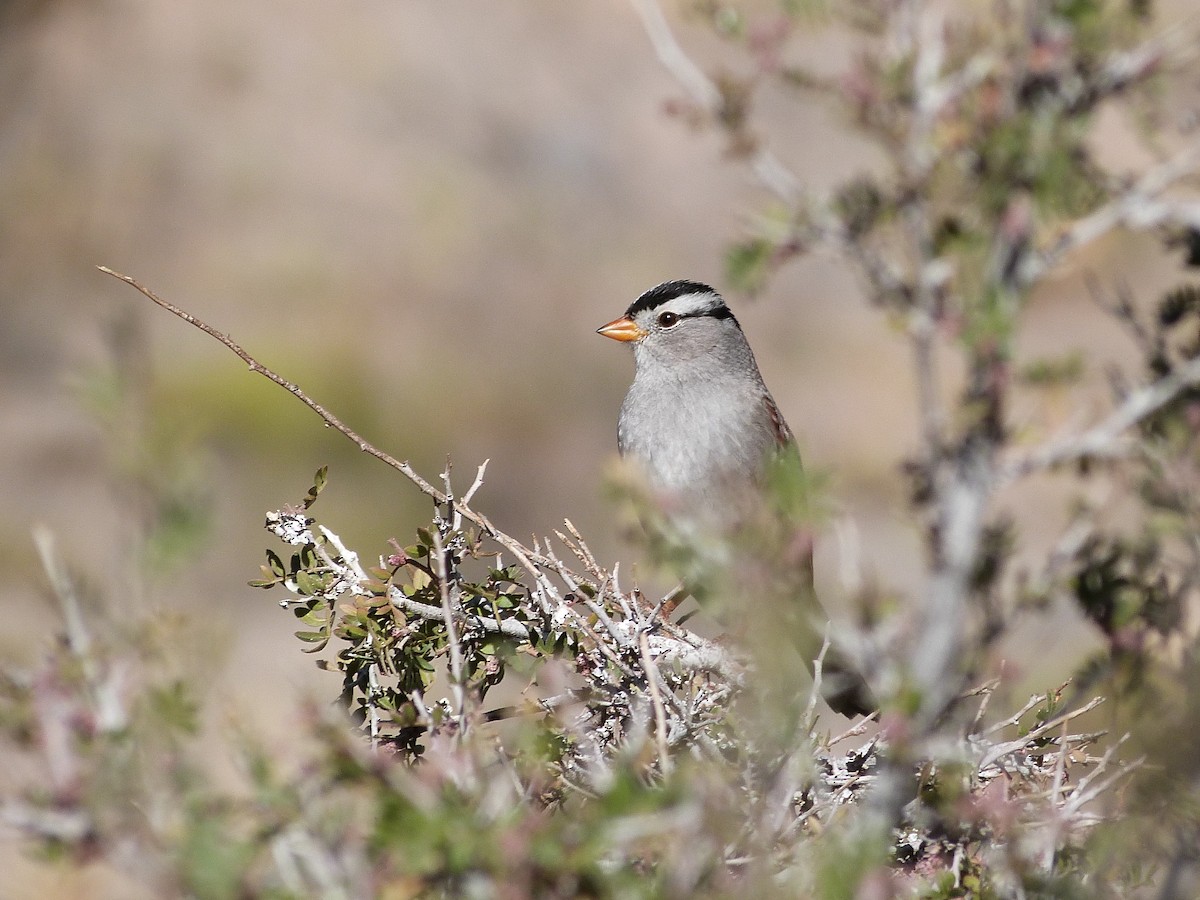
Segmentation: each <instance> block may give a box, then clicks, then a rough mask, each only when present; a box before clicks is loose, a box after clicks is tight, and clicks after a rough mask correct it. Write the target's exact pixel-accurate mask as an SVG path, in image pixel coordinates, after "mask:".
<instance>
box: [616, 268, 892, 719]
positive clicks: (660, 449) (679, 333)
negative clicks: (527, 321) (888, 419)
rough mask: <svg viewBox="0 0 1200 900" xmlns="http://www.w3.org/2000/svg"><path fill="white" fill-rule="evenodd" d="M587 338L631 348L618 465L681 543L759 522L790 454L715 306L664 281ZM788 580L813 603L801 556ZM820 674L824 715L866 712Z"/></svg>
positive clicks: (791, 446) (788, 437)
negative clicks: (673, 525) (685, 530)
mask: <svg viewBox="0 0 1200 900" xmlns="http://www.w3.org/2000/svg"><path fill="white" fill-rule="evenodd" d="M596 332H597V333H598V334H601V335H603V336H604V337H607V338H611V339H613V340H615V341H620V342H623V343H626V344H629V345H630V346H632V348H633V360H634V376H633V383H632V385H631V386H630V388H629V391H628V393H627V394H626V395H625V400H624V402H623V403H622V404H621V412H620V415H619V417H618V424H617V449H618V451H619V453H620V455H621V457H622V458H623V459H624V460H627V461H628V462H629V463H630V464H631V466H632V467H633V468H634V469H635V470H636V472H637V473H638V474H639V475H640V476H641V478H642V480H643V481H644V482H645V486H646V487H647V488H649V490H650V493H651V497H652V498H653V499H655V500H656V501H657V505H658V506H659V508H660V509H661V511H662V512H663V513H664V514H665V515H666V516H667V517H668V518H673V519H675V520H676V521H684V522H687V523H689V524H690V526H691V529H690V530H691V532H692V533H695V532H696V530H697V529H701V530H703V529H708V530H716V531H717V532H723V533H725V534H727V535H728V534H732V533H733V532H736V531H737V530H738V529H739V528H740V527H741V526H742V525H743V524H744V523H745V522H747V521H749V520H751V519H752V517H753V516H754V515H755V513H756V511H758V510H761V508H762V504H763V501H764V494H765V490H764V489H765V485H766V482H767V480H768V478H769V473H770V469H771V465H772V461H773V460H775V459H778V458H779V457H781V456H782V455H784V454H786V453H793V454H794V453H795V452H796V449H795V448H796V441H795V437H794V436H793V434H792V430H791V428H789V427H788V424H787V421H786V420H785V419H784V417H783V414H782V413H781V412H780V411H779V406H778V404H777V403H776V402H775V399H774V397H772V396H771V392H770V391H769V390H768V389H767V386H766V383H765V382H764V381H763V377H762V373H761V372H760V371H759V368H758V361H757V360H756V359H755V356H754V351H753V350H751V349H750V343H749V342H748V341H747V340H746V335H745V333H744V332H743V331H742V327H741V325H740V324H739V323H738V320H737V318H736V317H735V316H734V314H733V311H732V310H731V309H730V308H729V306H728V304H727V303H726V302H725V300H724V298H723V297H722V296H721V295H720V294H719V293H718V292H717V291H716V290H715V289H714V288H712V287H711V286H709V285H707V284H704V283H702V282H699V281H690V280H676V281H667V282H664V283H662V284H660V285H658V286H656V287H653V288H651V289H650V290H648V291H646V292H645V293H643V294H642V295H641V296H640V297H638V298H637V299H636V300H634V301H633V303H631V304H630V305H629V307H628V308H627V309H626V310H625V313H624V315H622V316H621V317H620V318H617V319H614V320H613V321H611V322H608V323H607V324H605V325H602V326H601V327H600V328H598V329H596ZM796 459H797V460H798V455H797V456H796ZM796 569H797V571H796V572H795V573H794V574H795V578H794V584H795V586H796V593H799V594H803V595H804V596H805V597H808V598H811V597H813V596H815V595H814V593H813V577H812V571H813V570H812V549H811V544H808V545H806V546H805V547H804V548H803V551H802V552H801V559H799V560H798V564H797V566H796ZM685 584H686V578H685ZM797 628H798V629H799V631H805V630H807V631H808V632H809V633H808V634H806V635H804V636H803V639H802V640H800V635H799V634H798V635H797V638H798V640H800V645H801V652H802V653H803V654H804V655H805V656H806V658H807V660H808V661H809V662H811V660H812V659H813V655H809V653H810V652H811V650H812V649H813V641H812V633H811V627H810V626H807V625H798V626H797ZM789 629H790V626H789ZM825 669H826V681H825V683H824V684H823V694H824V696H825V699H826V701H827V702H828V703H829V705H830V706H831V707H832V708H833V709H834V710H835V711H837V712H841V713H843V714H845V715H856V714H865V713H867V712H870V711H873V710H874V709H875V708H876V705H875V704H874V701H873V698H871V696H870V692H869V690H868V689H867V687H866V684H865V683H864V682H863V681H862V678H861V676H856V675H855V673H854V672H853V670H852V668H851V667H849V666H848V665H845V664H844V663H842V662H839V661H835V662H833V664H832V665H830V660H829V658H828V657H827V660H826V667H825Z"/></svg>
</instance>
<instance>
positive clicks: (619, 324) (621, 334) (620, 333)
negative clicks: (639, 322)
mask: <svg viewBox="0 0 1200 900" xmlns="http://www.w3.org/2000/svg"><path fill="white" fill-rule="evenodd" d="M596 334H602V335H604V336H605V337H606V338H612V339H613V340H614V341H640V340H641V339H642V338H644V337H645V336H646V332H644V331H642V329H640V328H638V327H637V326H636V325H635V324H633V319H631V318H629V317H628V316H621V318H619V319H613V320H612V321H611V322H609V323H608V324H607V325H602V326H600V327H599V328H597V329H596Z"/></svg>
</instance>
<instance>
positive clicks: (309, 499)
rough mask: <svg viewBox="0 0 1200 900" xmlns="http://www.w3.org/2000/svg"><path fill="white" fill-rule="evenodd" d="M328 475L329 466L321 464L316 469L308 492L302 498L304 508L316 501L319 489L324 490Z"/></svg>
mask: <svg viewBox="0 0 1200 900" xmlns="http://www.w3.org/2000/svg"><path fill="white" fill-rule="evenodd" d="M328 475H329V466H321V468H319V469H317V474H316V475H314V476H313V485H312V487H310V488H309V489H308V493H307V494H306V495H305V497H304V500H303V503H304V508H305V509H308V508H309V507H310V506H312V505H313V504H314V503H316V502H317V496H318V495H319V494H320V493H321V491H323V490H325V484H326V482H327V476H328Z"/></svg>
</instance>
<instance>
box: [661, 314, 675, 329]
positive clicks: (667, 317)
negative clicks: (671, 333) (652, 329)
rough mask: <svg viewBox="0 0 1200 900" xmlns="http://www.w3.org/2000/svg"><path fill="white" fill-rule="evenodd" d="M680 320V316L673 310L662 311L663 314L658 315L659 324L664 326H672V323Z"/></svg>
mask: <svg viewBox="0 0 1200 900" xmlns="http://www.w3.org/2000/svg"><path fill="white" fill-rule="evenodd" d="M678 321H679V316H677V315H676V314H675V313H673V312H665V313H662V314H661V315H659V317H658V324H659V325H661V326H662V327H663V328H670V327H671V326H672V325H674V324H675V323H676V322H678Z"/></svg>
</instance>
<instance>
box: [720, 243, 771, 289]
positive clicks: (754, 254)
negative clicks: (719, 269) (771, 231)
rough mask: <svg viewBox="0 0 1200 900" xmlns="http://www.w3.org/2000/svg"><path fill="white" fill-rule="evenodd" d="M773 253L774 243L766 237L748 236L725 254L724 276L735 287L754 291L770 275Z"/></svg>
mask: <svg viewBox="0 0 1200 900" xmlns="http://www.w3.org/2000/svg"><path fill="white" fill-rule="evenodd" d="M774 254H775V245H774V244H773V243H772V242H771V241H768V240H767V239H766V238H761V237H758V238H750V239H749V240H747V241H743V242H742V243H740V244H734V245H733V246H732V247H730V248H729V250H728V251H727V252H726V254H725V277H726V278H727V279H728V280H729V283H730V284H731V285H733V287H734V288H735V289H737V290H739V291H745V292H746V293H748V294H753V293H756V292H758V291H759V290H761V289H762V286H763V284H764V283H765V282H766V280H767V276H768V275H770V262H771V259H772V257H773V256H774Z"/></svg>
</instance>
